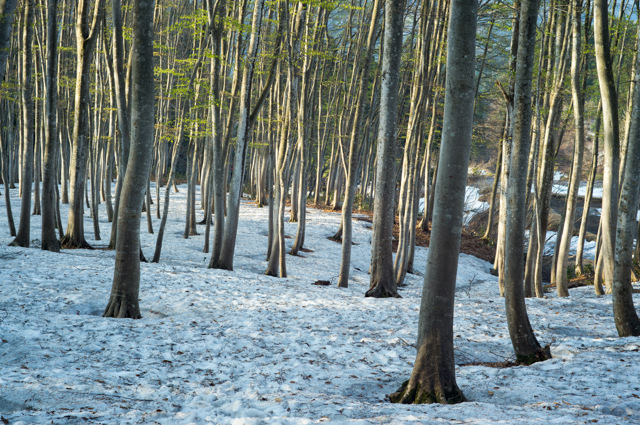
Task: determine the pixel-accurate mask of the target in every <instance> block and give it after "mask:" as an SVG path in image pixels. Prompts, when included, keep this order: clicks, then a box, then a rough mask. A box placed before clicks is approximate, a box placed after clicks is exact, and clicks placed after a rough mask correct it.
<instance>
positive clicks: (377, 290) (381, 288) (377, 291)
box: [364, 283, 402, 298]
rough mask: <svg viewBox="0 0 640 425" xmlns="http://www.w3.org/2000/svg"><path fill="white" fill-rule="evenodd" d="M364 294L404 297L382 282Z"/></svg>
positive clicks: (367, 296) (367, 295)
mask: <svg viewBox="0 0 640 425" xmlns="http://www.w3.org/2000/svg"><path fill="white" fill-rule="evenodd" d="M364 296H365V298H402V296H400V294H398V293H397V292H395V291H392V290H391V289H389V288H387V287H386V285H383V284H380V283H378V284H377V285H376V286H374V287H373V288H371V289H369V290H368V291H367V292H366V293H365V294H364Z"/></svg>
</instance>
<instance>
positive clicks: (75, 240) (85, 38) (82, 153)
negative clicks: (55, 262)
mask: <svg viewBox="0 0 640 425" xmlns="http://www.w3.org/2000/svg"><path fill="white" fill-rule="evenodd" d="M77 8H78V9H77V18H76V45H77V49H76V52H77V58H78V62H77V67H78V69H77V71H76V92H75V110H74V118H73V149H72V153H71V165H70V169H71V176H70V182H71V191H70V196H69V220H68V223H67V233H66V234H65V236H64V238H62V241H61V245H62V247H63V248H90V246H89V244H88V243H87V242H86V240H85V239H84V206H83V202H84V196H85V182H86V174H87V149H88V144H89V139H90V137H89V113H88V111H89V103H90V102H89V101H90V93H89V86H90V77H89V71H90V69H91V55H92V52H93V49H94V47H95V44H96V39H97V32H98V25H99V22H100V19H99V17H100V15H101V12H102V0H99V1H97V2H96V3H95V9H94V11H93V20H92V22H91V26H90V27H89V23H88V20H89V1H88V0H82V1H80V2H78V6H77ZM116 208H117V207H116ZM114 225H115V223H114Z"/></svg>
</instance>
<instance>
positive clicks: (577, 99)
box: [552, 0, 584, 297]
mask: <svg viewBox="0 0 640 425" xmlns="http://www.w3.org/2000/svg"><path fill="white" fill-rule="evenodd" d="M581 3H582V2H581V1H579V0H572V10H573V20H572V24H571V25H572V32H573V43H572V45H573V48H572V53H571V93H572V96H573V108H574V110H573V116H574V120H575V131H576V139H575V142H574V150H573V152H574V153H573V165H572V167H571V181H570V182H569V188H568V191H567V207H566V210H565V214H564V229H563V230H562V239H561V240H560V246H559V248H558V257H557V258H558V264H557V267H556V270H555V273H556V287H557V289H558V296H559V297H568V296H569V290H568V288H567V264H568V263H569V248H570V245H571V238H572V237H573V228H574V222H575V211H576V202H577V198H578V189H579V188H580V177H581V176H582V157H583V155H584V99H583V95H582V87H581V86H580V64H581V57H582V35H581V25H580V21H581V17H582V4H581ZM552 273H553V271H552Z"/></svg>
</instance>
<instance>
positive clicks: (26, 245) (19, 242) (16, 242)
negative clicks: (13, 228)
mask: <svg viewBox="0 0 640 425" xmlns="http://www.w3.org/2000/svg"><path fill="white" fill-rule="evenodd" d="M22 239H23V238H20V239H19V238H17V237H16V238H15V239H14V240H13V241H12V242H11V243H10V244H9V245H8V246H19V247H22V248H29V241H26V242H24V241H23V240H22Z"/></svg>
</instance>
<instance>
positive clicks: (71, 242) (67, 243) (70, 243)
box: [60, 235, 93, 249]
mask: <svg viewBox="0 0 640 425" xmlns="http://www.w3.org/2000/svg"><path fill="white" fill-rule="evenodd" d="M60 247H61V248H62V249H93V247H92V246H91V245H89V244H88V243H87V241H85V240H84V238H82V239H81V240H77V239H75V238H72V237H70V236H67V235H65V237H64V238H62V240H61V241H60Z"/></svg>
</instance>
